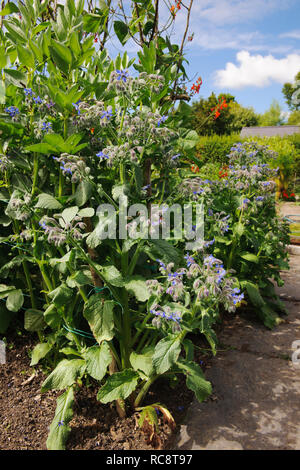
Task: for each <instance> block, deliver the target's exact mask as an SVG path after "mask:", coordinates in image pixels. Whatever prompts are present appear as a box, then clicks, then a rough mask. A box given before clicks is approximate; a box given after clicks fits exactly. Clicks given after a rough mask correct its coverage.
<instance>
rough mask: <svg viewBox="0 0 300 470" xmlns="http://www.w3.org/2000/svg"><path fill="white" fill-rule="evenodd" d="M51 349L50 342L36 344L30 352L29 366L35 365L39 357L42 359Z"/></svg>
mask: <svg viewBox="0 0 300 470" xmlns="http://www.w3.org/2000/svg"><path fill="white" fill-rule="evenodd" d="M51 349H52V345H51V344H50V343H39V344H37V345H36V346H35V347H34V349H33V351H32V354H31V362H30V366H35V365H36V364H38V362H39V361H40V359H43V358H44V357H45V356H46V355H47V354H48V352H49V351H50V350H51Z"/></svg>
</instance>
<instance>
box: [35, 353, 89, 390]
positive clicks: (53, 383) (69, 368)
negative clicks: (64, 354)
mask: <svg viewBox="0 0 300 470" xmlns="http://www.w3.org/2000/svg"><path fill="white" fill-rule="evenodd" d="M85 369H86V362H85V361H84V360H83V359H71V360H68V359H63V360H62V361H60V362H59V363H58V365H57V366H56V367H55V369H54V370H53V371H52V372H51V374H50V375H48V377H47V378H46V380H45V381H44V382H43V384H42V388H41V392H42V393H43V392H47V391H48V390H63V389H64V388H67V387H70V386H71V385H73V384H74V383H75V382H76V380H77V379H78V378H79V377H82V375H83V374H84V372H85Z"/></svg>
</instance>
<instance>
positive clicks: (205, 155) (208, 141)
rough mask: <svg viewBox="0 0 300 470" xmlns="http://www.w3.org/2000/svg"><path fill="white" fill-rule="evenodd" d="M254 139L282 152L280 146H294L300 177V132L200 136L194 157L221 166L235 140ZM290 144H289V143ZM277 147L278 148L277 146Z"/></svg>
mask: <svg viewBox="0 0 300 470" xmlns="http://www.w3.org/2000/svg"><path fill="white" fill-rule="evenodd" d="M251 140H253V141H255V142H259V143H260V144H264V145H271V148H272V149H273V150H275V151H278V152H279V154H281V153H282V146H284V147H292V146H293V147H294V155H293V157H294V158H295V163H294V164H295V172H296V173H297V177H298V178H299V177H300V134H294V135H290V136H286V137H282V138H278V137H275V138H274V137H259V138H256V137H244V138H242V137H241V136H240V134H231V135H221V136H219V135H216V134H215V135H211V136H201V137H200V139H199V143H198V145H197V153H196V157H197V158H198V159H199V160H201V162H203V163H204V164H208V163H209V164H212V163H213V164H215V165H217V166H219V167H220V166H222V165H223V164H226V163H227V162H228V154H229V153H230V149H231V147H232V146H233V145H234V144H236V143H237V142H245V141H248V142H249V141H251ZM289 144H291V145H289ZM277 147H278V148H277Z"/></svg>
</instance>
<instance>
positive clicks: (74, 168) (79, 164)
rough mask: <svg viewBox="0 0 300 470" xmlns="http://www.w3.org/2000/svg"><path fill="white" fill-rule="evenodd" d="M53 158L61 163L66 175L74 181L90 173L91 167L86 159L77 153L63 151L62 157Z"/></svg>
mask: <svg viewBox="0 0 300 470" xmlns="http://www.w3.org/2000/svg"><path fill="white" fill-rule="evenodd" d="M52 158H53V160H55V161H57V162H59V163H60V169H61V170H62V172H63V174H64V176H67V177H69V178H70V180H71V182H72V183H78V182H79V181H82V180H83V179H84V178H85V177H86V176H87V175H89V174H90V171H91V169H90V167H88V166H87V165H86V163H85V162H84V160H83V159H82V158H81V157H78V156H77V155H69V154H68V153H62V154H61V156H60V157H52Z"/></svg>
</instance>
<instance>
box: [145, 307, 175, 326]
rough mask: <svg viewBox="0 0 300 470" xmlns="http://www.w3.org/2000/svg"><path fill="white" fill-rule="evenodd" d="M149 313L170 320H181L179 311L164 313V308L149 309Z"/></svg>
mask: <svg viewBox="0 0 300 470" xmlns="http://www.w3.org/2000/svg"><path fill="white" fill-rule="evenodd" d="M150 313H152V314H153V315H156V316H157V317H161V318H164V319H165V320H171V321H174V322H177V323H179V322H180V320H181V315H180V313H179V312H171V313H169V314H168V313H166V312H165V311H164V310H150Z"/></svg>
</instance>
